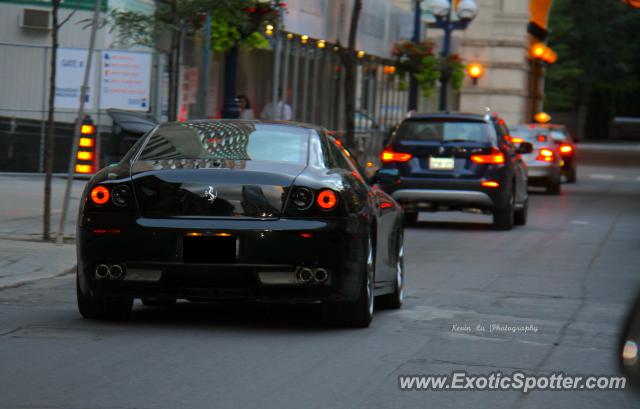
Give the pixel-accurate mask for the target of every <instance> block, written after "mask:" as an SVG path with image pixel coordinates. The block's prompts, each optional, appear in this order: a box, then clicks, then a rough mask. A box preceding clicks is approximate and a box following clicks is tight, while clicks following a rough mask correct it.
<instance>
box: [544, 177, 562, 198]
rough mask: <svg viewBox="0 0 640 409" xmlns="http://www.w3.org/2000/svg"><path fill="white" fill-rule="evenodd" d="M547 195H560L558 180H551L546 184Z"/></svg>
mask: <svg viewBox="0 0 640 409" xmlns="http://www.w3.org/2000/svg"><path fill="white" fill-rule="evenodd" d="M547 194H548V195H559V194H560V178H556V179H551V180H549V182H547Z"/></svg>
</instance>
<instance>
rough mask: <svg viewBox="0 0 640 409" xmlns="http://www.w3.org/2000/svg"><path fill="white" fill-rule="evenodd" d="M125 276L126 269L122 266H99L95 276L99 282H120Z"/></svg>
mask: <svg viewBox="0 0 640 409" xmlns="http://www.w3.org/2000/svg"><path fill="white" fill-rule="evenodd" d="M124 274H125V267H124V265H120V264H113V265H106V264H98V265H97V266H96V269H95V276H96V278H97V279H98V280H107V279H108V280H119V279H121V278H122V277H124Z"/></svg>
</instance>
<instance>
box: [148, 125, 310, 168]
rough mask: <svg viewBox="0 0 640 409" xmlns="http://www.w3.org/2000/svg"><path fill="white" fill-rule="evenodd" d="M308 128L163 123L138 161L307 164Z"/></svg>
mask: <svg viewBox="0 0 640 409" xmlns="http://www.w3.org/2000/svg"><path fill="white" fill-rule="evenodd" d="M312 132H315V131H313V130H311V129H307V128H302V127H296V126H290V125H279V124H261V123H256V122H251V121H246V122H243V121H212V122H183V123H173V124H168V125H164V126H161V127H159V128H158V130H157V131H156V132H155V133H154V134H153V135H152V136H151V137H150V138H149V141H147V143H146V144H145V145H144V147H143V149H142V152H140V155H139V156H138V160H166V159H212V160H261V161H271V162H288V163H299V164H306V163H307V153H308V146H309V137H310V135H311V133H312Z"/></svg>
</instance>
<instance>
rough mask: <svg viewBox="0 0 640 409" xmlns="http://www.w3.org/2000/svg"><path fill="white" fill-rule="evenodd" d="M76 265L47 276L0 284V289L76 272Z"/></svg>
mask: <svg viewBox="0 0 640 409" xmlns="http://www.w3.org/2000/svg"><path fill="white" fill-rule="evenodd" d="M77 266H78V265H77V264H74V265H73V267H71V268H68V269H66V270H64V271H63V272H61V273H57V274H52V275H48V276H43V277H38V278H33V279H30V280H22V281H17V282H15V283H11V284H4V285H0V291H2V290H8V289H11V288H18V287H22V286H23V285H25V284H30V283H35V282H36V281H41V280H46V279H49V278H56V277H62V276H65V275H69V274H73V273H75V272H76V267H77Z"/></svg>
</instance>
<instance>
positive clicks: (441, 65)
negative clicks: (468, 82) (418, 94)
mask: <svg viewBox="0 0 640 409" xmlns="http://www.w3.org/2000/svg"><path fill="white" fill-rule="evenodd" d="M434 49H435V46H434V43H433V42H432V41H429V40H425V41H422V42H420V43H414V42H412V41H408V40H404V41H401V42H399V43H396V44H395V45H394V47H393V56H394V57H395V58H396V64H397V66H398V67H399V69H400V70H402V71H404V72H406V73H409V74H410V75H413V77H414V78H415V79H416V80H417V81H418V84H420V89H421V91H422V94H423V95H424V96H426V97H430V96H431V95H433V90H434V89H435V87H436V84H437V82H438V80H439V79H440V78H449V79H451V85H452V86H453V88H454V89H456V90H459V89H460V88H462V84H463V82H464V64H463V63H462V59H461V58H460V56H459V55H458V54H450V55H448V56H447V57H441V56H438V55H436V54H435V52H434Z"/></svg>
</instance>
